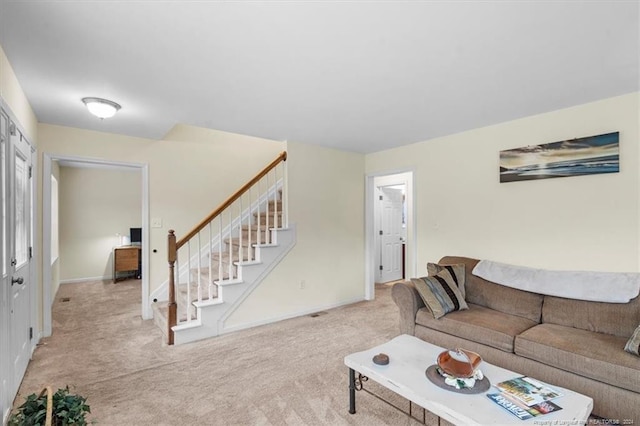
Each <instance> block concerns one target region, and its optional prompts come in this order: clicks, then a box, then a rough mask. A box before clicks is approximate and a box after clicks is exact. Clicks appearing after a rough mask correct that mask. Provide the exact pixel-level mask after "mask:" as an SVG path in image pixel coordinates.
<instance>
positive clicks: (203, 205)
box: [38, 123, 284, 291]
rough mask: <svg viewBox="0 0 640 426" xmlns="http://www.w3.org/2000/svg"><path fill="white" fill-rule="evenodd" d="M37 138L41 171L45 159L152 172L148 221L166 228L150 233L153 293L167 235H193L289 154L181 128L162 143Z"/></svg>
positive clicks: (72, 132) (61, 135)
mask: <svg viewBox="0 0 640 426" xmlns="http://www.w3.org/2000/svg"><path fill="white" fill-rule="evenodd" d="M38 132H39V140H40V144H39V146H38V151H39V159H38V161H39V165H38V169H39V170H41V169H42V166H41V165H42V156H43V154H44V153H47V154H50V155H54V156H55V155H60V156H65V155H66V156H73V157H85V158H94V159H101V160H113V161H123V162H132V163H140V164H147V165H148V166H149V215H150V217H157V218H161V219H162V223H163V228H151V229H150V230H149V231H150V233H149V238H150V245H151V246H150V247H149V248H150V250H149V253H150V254H149V256H150V258H149V266H150V283H149V284H150V289H151V291H153V290H154V289H155V288H156V287H158V286H159V285H160V284H161V283H162V282H164V281H165V280H166V279H167V273H168V272H167V240H166V238H167V231H168V230H169V229H175V230H176V234H177V235H178V236H179V237H180V236H181V235H183V234H185V233H186V232H188V231H189V229H191V227H192V226H193V225H195V224H196V223H197V222H198V221H199V220H201V219H202V218H204V217H205V216H206V215H207V214H208V213H209V212H210V211H211V210H213V208H215V207H217V205H218V204H220V203H221V202H222V201H224V200H225V199H226V198H227V197H228V196H229V195H230V194H231V193H233V192H234V191H235V190H237V189H238V188H239V187H240V186H242V185H243V184H244V183H245V182H246V181H247V180H249V179H250V178H251V177H252V176H253V175H254V174H255V173H256V172H257V171H259V170H260V169H261V168H262V167H264V166H265V165H266V164H268V163H269V162H270V161H271V160H273V159H274V158H275V157H276V156H277V155H278V153H280V152H281V151H282V150H283V149H284V143H283V142H277V141H271V140H267V139H260V138H253V137H249V136H242V135H236V134H232V133H226V132H220V131H216V130H208V129H198V128H193V127H190V126H182V125H179V126H176V128H174V129H173V130H172V131H171V132H169V134H168V135H167V136H166V137H165V140H158V141H156V140H150V139H142V138H134V137H129V136H124V135H116V134H110V133H102V132H95V131H89V130H83V129H76V128H70V127H63V126H54V125H49V124H42V123H41V124H39V126H38ZM41 181H42V177H41V176H40V177H39V182H41ZM40 194H42V191H41V189H40ZM41 200H42V197H41V196H40V202H39V203H40V205H41ZM40 209H41V207H40ZM40 214H41V212H40ZM40 223H41V222H40ZM39 235H42V232H41V231H39ZM39 246H41V244H39ZM153 249H156V250H157V253H153V252H152V251H151V250H153Z"/></svg>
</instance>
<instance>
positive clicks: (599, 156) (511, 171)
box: [500, 132, 620, 182]
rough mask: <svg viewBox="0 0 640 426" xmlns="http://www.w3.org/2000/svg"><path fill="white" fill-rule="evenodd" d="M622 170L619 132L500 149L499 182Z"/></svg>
mask: <svg viewBox="0 0 640 426" xmlns="http://www.w3.org/2000/svg"><path fill="white" fill-rule="evenodd" d="M619 171H620V150H619V132H613V133H606V134H603V135H597V136H588V137H583V138H577V139H571V140H566V141H560V142H552V143H547V144H542V145H534V146H526V147H523V148H515V149H508V150H505V151H500V182H517V181H521V180H532V179H549V178H558V177H568V176H581V175H591V174H597V173H617V172H619Z"/></svg>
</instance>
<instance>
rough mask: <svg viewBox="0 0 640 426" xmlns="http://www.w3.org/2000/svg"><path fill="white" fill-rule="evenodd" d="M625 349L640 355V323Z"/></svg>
mask: <svg viewBox="0 0 640 426" xmlns="http://www.w3.org/2000/svg"><path fill="white" fill-rule="evenodd" d="M624 350H625V351H627V352H629V353H630V354H634V355H640V325H639V326H638V328H636V330H635V331H634V332H633V334H632V335H631V338H630V339H629V340H628V341H627V344H626V345H624Z"/></svg>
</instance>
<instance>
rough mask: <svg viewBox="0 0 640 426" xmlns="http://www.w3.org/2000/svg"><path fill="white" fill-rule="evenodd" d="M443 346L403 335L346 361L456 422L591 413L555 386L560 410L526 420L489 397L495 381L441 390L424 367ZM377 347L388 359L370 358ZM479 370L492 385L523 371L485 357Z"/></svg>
mask: <svg viewBox="0 0 640 426" xmlns="http://www.w3.org/2000/svg"><path fill="white" fill-rule="evenodd" d="M444 350H445V349H443V348H440V347H438V346H435V345H432V344H430V343H427V342H425V341H423V340H421V339H418V338H417V337H414V336H409V335H407V334H403V335H401V336H398V337H396V338H394V339H392V340H390V341H389V342H387V343H385V344H383V345H380V346H376V347H374V348H371V349H369V350H366V351H363V352H357V353H354V354H351V355H347V356H346V357H345V358H344V363H345V365H346V366H347V367H349V368H352V369H353V370H355V371H357V372H359V373H361V374H362V375H363V376H367V377H369V379H371V380H374V381H376V382H377V383H379V384H381V385H382V386H384V387H386V388H388V389H390V390H392V391H394V392H395V393H397V394H399V395H401V396H403V397H404V398H406V399H408V400H410V401H412V402H414V403H416V404H418V405H419V406H421V407H423V408H426V409H427V410H429V411H431V412H432V413H434V414H436V415H438V416H439V417H441V418H443V419H445V420H447V421H449V422H451V423H454V424H458V425H506V424H522V425H529V424H531V425H533V424H538V425H539V424H541V422H543V421H544V422H545V423H546V422H547V421H551V423H548V424H554V423H553V422H554V421H558V422H557V423H556V424H582V423H578V422H580V421H581V422H586V421H587V419H588V418H589V414H591V410H592V409H593V400H592V399H591V398H589V397H588V396H585V395H581V394H579V393H576V392H573V391H570V390H568V389H564V388H561V387H559V386H555V385H553V386H552V387H553V388H556V389H558V390H559V391H560V392H561V393H562V394H563V396H561V397H559V398H557V399H554V400H553V402H555V403H557V404H558V405H559V406H561V407H562V410H560V411H557V412H554V413H550V414H547V415H544V416H540V417H536V418H533V419H529V420H519V419H518V418H516V417H515V416H513V415H512V414H510V413H509V412H507V411H506V410H505V409H503V408H502V407H500V406H498V405H497V404H496V403H494V402H493V401H491V400H490V399H489V398H487V396H486V394H487V393H494V392H497V390H496V388H494V387H493V386H492V387H491V388H490V389H489V390H488V391H487V392H484V393H480V394H475V395H465V394H459V393H455V392H450V391H447V390H444V389H441V388H439V387H438V386H436V385H435V384H433V383H431V381H429V379H428V378H427V377H426V375H425V371H426V369H427V368H428V367H429V366H430V365H432V364H435V362H436V358H437V356H438V354H439V353H441V352H442V351H444ZM381 352H382V353H385V354H387V355H389V359H390V361H389V364H388V365H386V366H379V365H376V364H374V363H373V360H372V358H373V356H374V355H376V354H379V353H381ZM480 355H481V356H482V354H480ZM480 370H482V372H483V373H484V375H485V376H486V377H487V378H488V379H489V381H490V382H491V384H492V385H494V384H496V383H498V382H502V381H504V380H508V379H512V378H514V377H520V376H522V374H518V373H515V372H513V371H509V370H505V369H504V368H500V367H497V366H495V365H491V364H489V363H487V362H484V361H483V362H482V364H481V365H480ZM365 409H366V408H365ZM560 421H561V422H560ZM574 422H575V423H574Z"/></svg>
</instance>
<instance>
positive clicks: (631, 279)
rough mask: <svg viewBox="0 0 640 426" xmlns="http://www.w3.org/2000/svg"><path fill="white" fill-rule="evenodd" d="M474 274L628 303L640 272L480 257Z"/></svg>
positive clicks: (531, 288) (558, 292)
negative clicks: (575, 268)
mask: <svg viewBox="0 0 640 426" xmlns="http://www.w3.org/2000/svg"><path fill="white" fill-rule="evenodd" d="M473 275H476V276H478V277H481V278H484V279H485V280H488V281H492V282H494V283H497V284H501V285H504V286H507V287H513V288H517V289H520V290H525V291H531V292H534V293H540V294H546V295H549V296H558V297H565V298H568V299H579V300H589V301H593V302H609V303H627V302H629V301H630V300H631V299H633V298H635V297H637V296H638V293H639V292H640V274H638V273H622V272H586V271H551V270H545V269H535V268H527V267H524V266H515V265H508V264H506V263H498V262H492V261H490V260H481V261H480V262H478V264H477V265H476V267H475V268H473Z"/></svg>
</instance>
